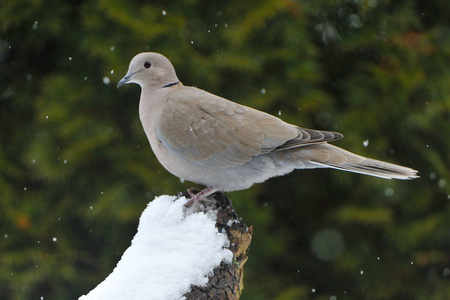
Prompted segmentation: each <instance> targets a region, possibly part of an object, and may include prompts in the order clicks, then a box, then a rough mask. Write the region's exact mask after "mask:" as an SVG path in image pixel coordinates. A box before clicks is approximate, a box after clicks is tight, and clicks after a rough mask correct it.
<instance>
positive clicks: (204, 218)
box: [79, 193, 252, 300]
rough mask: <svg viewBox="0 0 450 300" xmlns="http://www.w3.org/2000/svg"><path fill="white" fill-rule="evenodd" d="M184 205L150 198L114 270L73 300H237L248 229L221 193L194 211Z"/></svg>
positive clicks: (169, 198)
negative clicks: (197, 210)
mask: <svg viewBox="0 0 450 300" xmlns="http://www.w3.org/2000/svg"><path fill="white" fill-rule="evenodd" d="M185 203H186V198H185V197H184V196H180V197H174V196H160V197H157V198H155V199H154V200H153V201H152V202H150V203H149V204H148V207H147V208H146V209H145V210H144V212H143V213H142V216H141V218H140V221H139V226H138V232H137V234H136V235H135V237H134V238H133V240H132V242H131V246H130V247H129V248H128V249H127V250H126V251H125V252H124V254H123V256H122V258H121V260H120V261H119V262H118V264H117V266H116V268H115V269H114V270H113V272H112V273H111V274H110V275H109V276H108V277H107V278H106V279H105V280H104V281H103V282H102V283H100V284H99V285H98V286H97V287H96V288H95V289H93V290H92V291H91V292H89V294H87V295H85V296H81V297H80V298H79V300H94V299H111V300H119V299H121V300H122V299H137V300H138V299H152V300H171V299H177V300H178V299H239V297H240V295H241V293H242V290H243V283H242V282H243V266H244V264H245V262H246V260H247V252H248V247H249V246H250V242H251V234H252V229H251V227H250V228H248V227H246V226H245V224H243V223H242V222H239V220H238V219H237V214H236V212H235V210H234V208H233V207H232V205H231V201H230V200H229V199H228V198H227V197H226V196H225V195H224V194H223V193H215V194H213V195H211V196H210V197H209V198H208V199H206V200H205V201H204V202H202V205H201V209H200V212H198V213H194V212H193V208H192V207H189V208H185V207H184V204H185Z"/></svg>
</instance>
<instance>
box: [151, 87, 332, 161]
mask: <svg viewBox="0 0 450 300" xmlns="http://www.w3.org/2000/svg"><path fill="white" fill-rule="evenodd" d="M156 135H157V137H158V139H159V140H160V141H161V142H162V143H163V145H164V146H165V147H166V148H167V149H168V150H169V151H170V152H172V153H173V154H175V155H177V156H181V157H183V158H185V159H187V160H190V161H192V162H195V163H197V164H200V165H203V166H208V167H212V168H229V167H235V166H237V165H242V164H244V163H245V162H248V161H250V160H251V158H252V157H253V156H257V155H260V154H264V153H269V152H272V151H280V150H285V149H289V148H294V147H300V146H302V145H306V144H310V143H317V142H323V141H328V140H334V139H337V138H340V137H341V136H338V134H335V133H329V132H324V131H315V130H310V129H303V128H299V127H296V126H294V125H291V124H288V123H285V122H283V121H282V120H280V119H278V118H276V117H274V116H271V115H269V114H266V113H264V112H261V111H258V110H256V109H252V108H250V107H246V106H242V105H239V104H237V103H234V102H231V101H228V100H226V99H224V98H221V97H218V96H216V95H213V94H210V93H208V92H205V91H202V90H199V89H197V88H192V87H182V88H180V89H177V90H175V91H174V92H173V93H171V94H170V95H169V96H168V98H167V99H166V101H165V103H164V108H163V110H162V114H161V117H160V120H159V122H158V126H157V128H156Z"/></svg>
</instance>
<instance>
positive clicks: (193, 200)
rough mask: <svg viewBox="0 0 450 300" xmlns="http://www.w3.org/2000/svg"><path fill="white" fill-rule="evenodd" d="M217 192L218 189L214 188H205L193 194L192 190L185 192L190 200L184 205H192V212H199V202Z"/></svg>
mask: <svg viewBox="0 0 450 300" xmlns="http://www.w3.org/2000/svg"><path fill="white" fill-rule="evenodd" d="M217 191H219V189H218V188H214V187H207V188H206V189H204V190H201V191H200V192H198V193H196V194H195V193H194V192H193V190H192V189H189V190H187V193H188V194H189V196H190V199H189V200H188V202H186V203H185V204H184V206H185V207H187V206H190V205H192V204H193V205H194V211H195V212H198V211H199V202H200V201H201V200H203V199H205V198H206V197H208V196H210V195H212V194H214V193H215V192H217Z"/></svg>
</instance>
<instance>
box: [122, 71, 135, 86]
mask: <svg viewBox="0 0 450 300" xmlns="http://www.w3.org/2000/svg"><path fill="white" fill-rule="evenodd" d="M134 73H136V72H132V73H128V74H127V75H125V77H124V78H122V79H121V80H120V81H119V83H117V88H120V87H121V86H122V85H125V84H127V83H128V82H129V81H130V80H131V77H133V75H134Z"/></svg>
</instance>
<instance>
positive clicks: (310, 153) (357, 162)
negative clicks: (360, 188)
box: [297, 143, 419, 180]
mask: <svg viewBox="0 0 450 300" xmlns="http://www.w3.org/2000/svg"><path fill="white" fill-rule="evenodd" d="M297 154H298V157H299V158H300V159H302V160H306V161H309V162H311V163H313V164H316V165H318V166H321V167H327V168H333V169H338V170H342V171H348V172H354V173H359V174H365V175H370V176H375V177H380V178H385V179H402V180H408V179H414V178H418V177H419V176H418V175H417V173H418V172H417V171H416V170H414V169H411V168H408V167H403V166H399V165H395V164H391V163H388V162H384V161H379V160H375V159H371V158H366V157H363V156H360V155H357V154H354V153H351V152H349V151H347V150H344V149H342V148H339V147H336V146H333V145H330V144H327V143H322V144H315V145H310V146H305V147H302V148H301V149H299V151H297Z"/></svg>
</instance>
